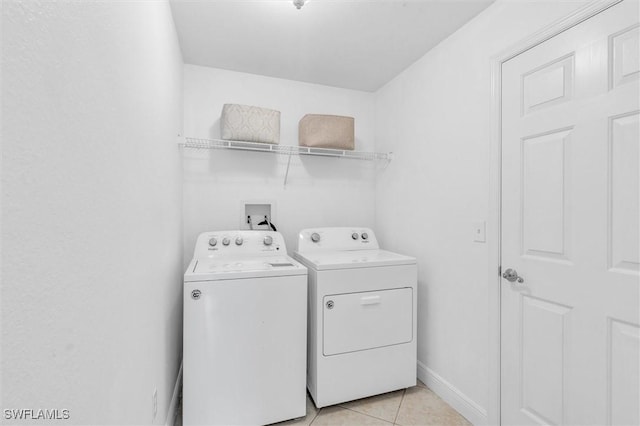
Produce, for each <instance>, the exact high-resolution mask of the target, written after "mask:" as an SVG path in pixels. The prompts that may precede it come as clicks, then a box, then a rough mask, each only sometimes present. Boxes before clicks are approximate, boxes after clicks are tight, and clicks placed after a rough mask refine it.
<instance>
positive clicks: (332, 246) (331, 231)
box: [298, 227, 380, 253]
mask: <svg viewBox="0 0 640 426" xmlns="http://www.w3.org/2000/svg"><path fill="white" fill-rule="evenodd" d="M379 248H380V246H379V245H378V240H377V239H376V236H375V234H374V233H373V231H372V230H371V229H370V228H358V227H354V228H347V227H333V228H309V229H303V230H302V231H300V234H299V235H298V252H300V253H307V252H310V251H316V250H338V251H340V250H377V249H379Z"/></svg>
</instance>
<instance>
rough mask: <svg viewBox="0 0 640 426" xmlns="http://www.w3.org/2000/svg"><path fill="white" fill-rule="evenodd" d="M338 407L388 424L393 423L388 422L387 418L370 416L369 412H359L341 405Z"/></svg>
mask: <svg viewBox="0 0 640 426" xmlns="http://www.w3.org/2000/svg"><path fill="white" fill-rule="evenodd" d="M338 407H340V408H342V409H344V410H349V411H351V412H352V413H356V414H362V415H363V416H367V417H371V418H372V419H376V420H382V421H383V422H386V423H389V424H390V425H392V424H393V422H390V421H389V420H387V419H381V418H380V417H376V416H372V415H371V414H367V413H362V412H360V411H356V410H352V409H351V408H347V407H342V406H338Z"/></svg>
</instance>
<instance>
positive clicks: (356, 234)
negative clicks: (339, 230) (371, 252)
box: [351, 232, 360, 240]
mask: <svg viewBox="0 0 640 426" xmlns="http://www.w3.org/2000/svg"><path fill="white" fill-rule="evenodd" d="M359 236H360V235H358V233H357V232H354V233H353V234H351V238H352V239H354V240H357V239H358V237H359Z"/></svg>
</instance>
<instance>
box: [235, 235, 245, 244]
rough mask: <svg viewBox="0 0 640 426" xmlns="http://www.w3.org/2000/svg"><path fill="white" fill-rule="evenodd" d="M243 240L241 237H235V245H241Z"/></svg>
mask: <svg viewBox="0 0 640 426" xmlns="http://www.w3.org/2000/svg"><path fill="white" fill-rule="evenodd" d="M243 242H244V240H243V239H242V237H238V238H236V245H237V246H241V245H242V243H243Z"/></svg>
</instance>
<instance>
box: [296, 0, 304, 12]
mask: <svg viewBox="0 0 640 426" xmlns="http://www.w3.org/2000/svg"><path fill="white" fill-rule="evenodd" d="M304 2H305V0H293V5H294V6H295V7H296V9H298V10H300V9H302V6H304Z"/></svg>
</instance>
